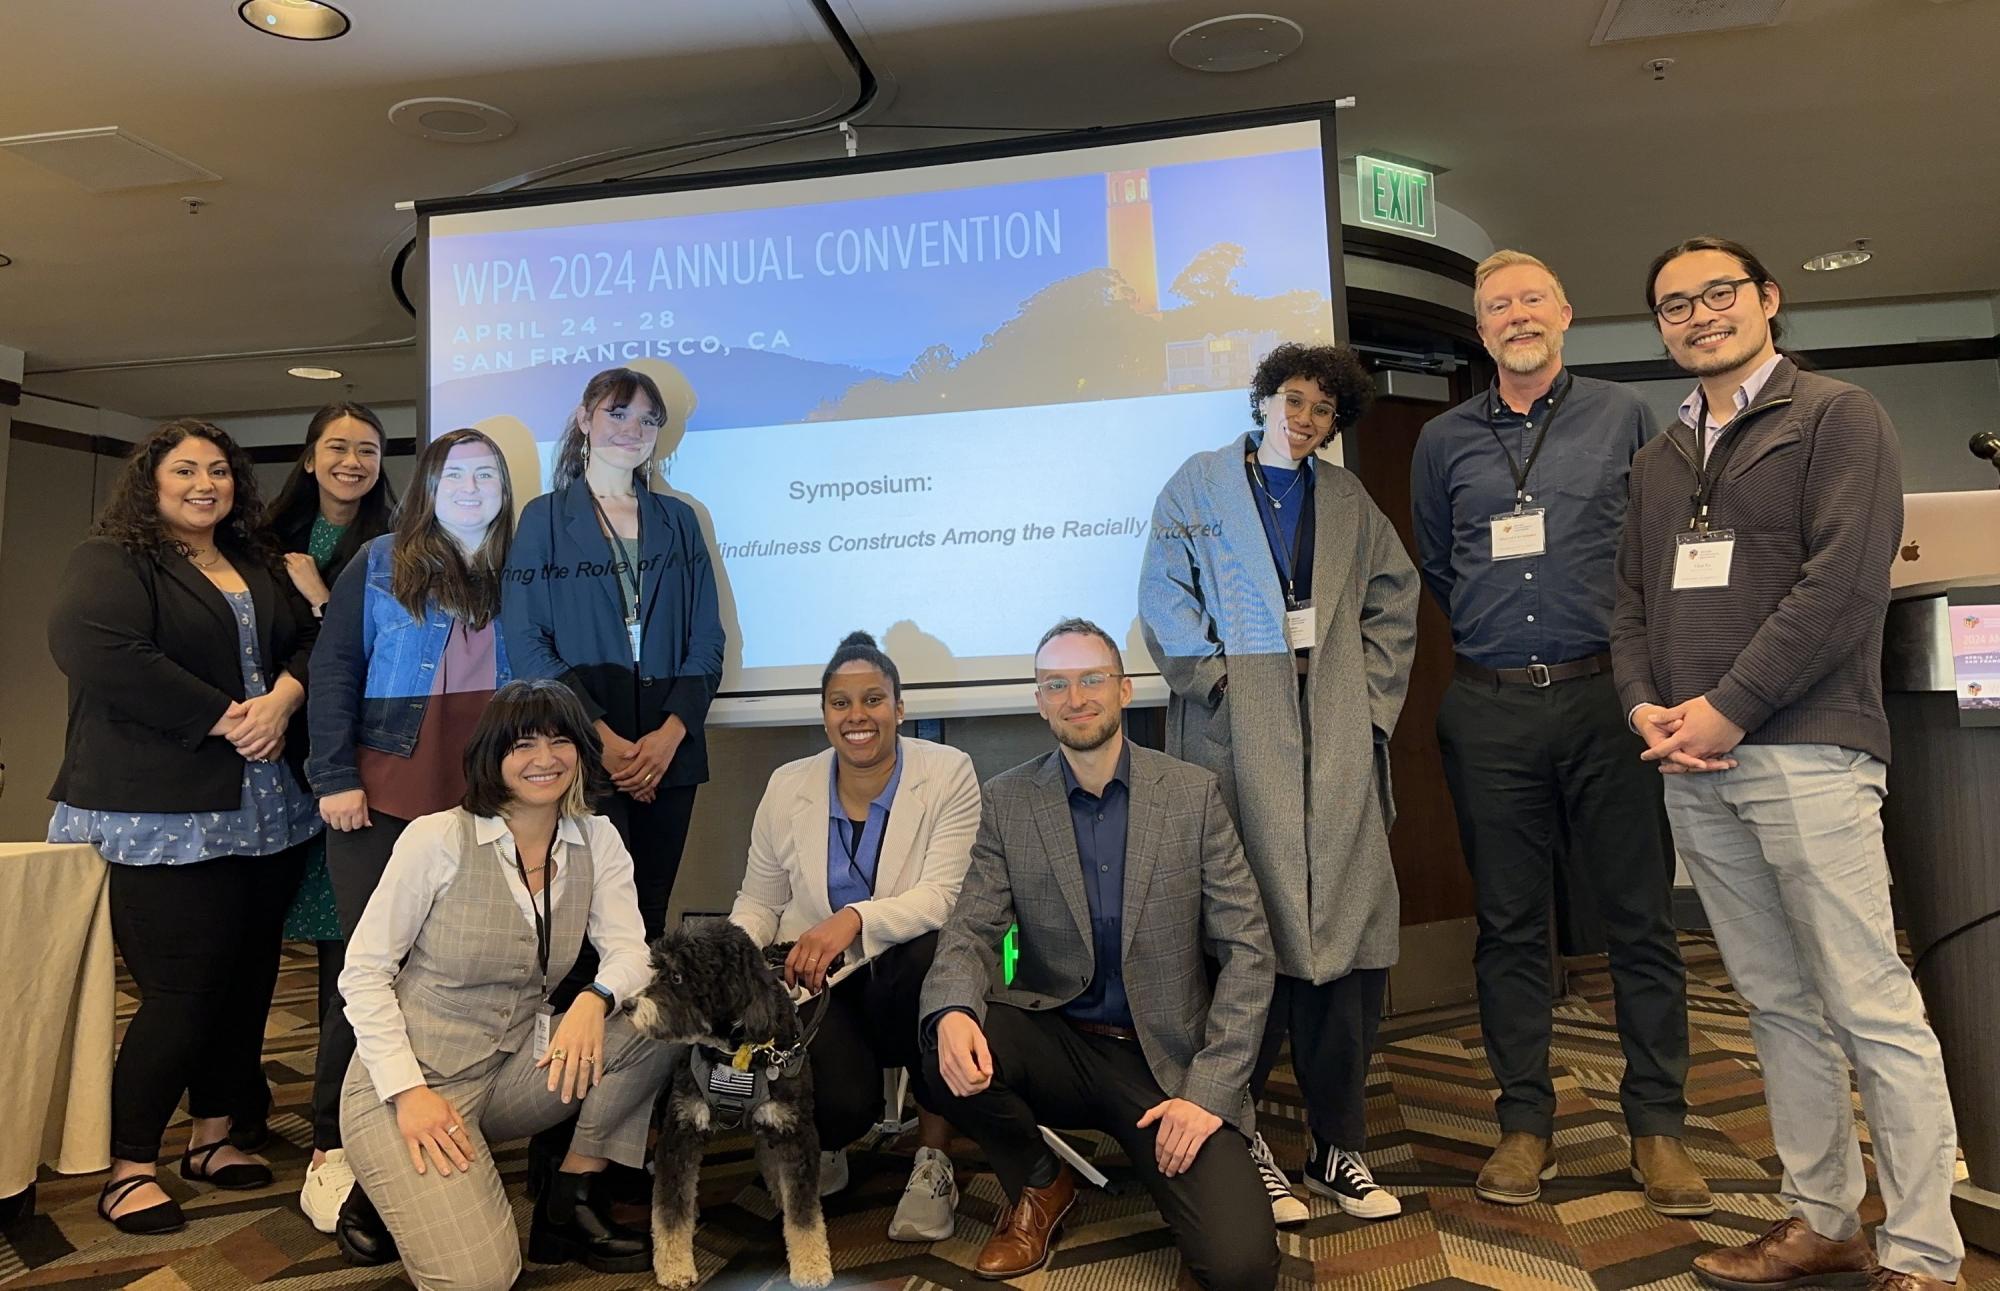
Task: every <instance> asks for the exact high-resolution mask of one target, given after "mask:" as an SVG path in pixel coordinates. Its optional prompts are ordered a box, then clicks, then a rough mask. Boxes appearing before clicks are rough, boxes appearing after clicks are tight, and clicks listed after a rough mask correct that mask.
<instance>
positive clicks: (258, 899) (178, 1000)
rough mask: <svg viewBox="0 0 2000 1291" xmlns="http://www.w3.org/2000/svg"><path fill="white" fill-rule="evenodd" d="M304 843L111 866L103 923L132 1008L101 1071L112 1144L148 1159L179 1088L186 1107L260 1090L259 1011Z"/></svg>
mask: <svg viewBox="0 0 2000 1291" xmlns="http://www.w3.org/2000/svg"><path fill="white" fill-rule="evenodd" d="M305 861H306V849H305V848H302V847H294V848H290V849H288V850H286V851H283V852H280V853H278V854H277V855H275V856H225V857H221V858H219V859H216V860H213V861H200V862H197V863H195V864H192V865H112V866H111V867H110V869H111V894H110V895H111V933H112V937H113V939H114V940H115V941H116V942H117V945H118V953H119V955H120V956H121V957H123V959H124V960H125V967H126V968H127V970H129V971H130V972H131V974H132V980H133V982H134V984H135V985H137V987H138V990H139V1009H138V1012H137V1013H135V1014H134V1015H133V1017H132V1024H131V1026H130V1027H128V1028H127V1029H126V1032H125V1040H124V1043H122V1044H120V1045H119V1046H118V1058H117V1062H116V1063H115V1065H114V1066H113V1068H112V1073H111V1155H112V1156H114V1157H117V1158H119V1159H120V1160H123V1161H157V1160H159V1156H160V1140H161V1139H162V1138H163V1137H164V1136H165V1135H166V1132H167V1122H168V1121H169V1120H171V1119H172V1118H173V1114H174V1108H175V1106H176V1105H178V1104H179V1103H180V1101H181V1095H182V1093H183V1092H185V1093H186V1094H187V1101H188V1114H189V1115H191V1116H194V1117H197V1118H202V1117H212V1116H230V1117H234V1116H238V1115H242V1114H244V1111H245V1109H254V1108H256V1107H257V1106H259V1105H261V1104H263V1103H264V1102H265V1100H267V1099H268V1098H269V1096H270V1095H269V1091H268V1089H267V1087H266V1085H265V1082H264V1066H263V1061H264V1022H265V1019H266V1018H268V1017H269V1016H270V1013H271V993H272V991H273V990H274V989H275V988H276V986H277V982H278V958H279V949H280V946H281V944H282V939H283V936H284V928H285V911H286V909H288V908H289V907H290V905H291V903H292V897H293V895H294V894H295V893H296V892H297V891H298V886H299V878H300V876H301V875H302V874H303V873H304V872H305Z"/></svg>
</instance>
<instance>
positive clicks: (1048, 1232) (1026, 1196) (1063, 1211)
mask: <svg viewBox="0 0 2000 1291" xmlns="http://www.w3.org/2000/svg"><path fill="white" fill-rule="evenodd" d="M1075 1204H1076V1176H1075V1175H1073V1174H1071V1173H1070V1172H1069V1167H1068V1166H1064V1167H1062V1170H1061V1171H1060V1173H1058V1174H1057V1175H1056V1181H1055V1182H1054V1183H1052V1184H1050V1185H1049V1186H1048V1187H1046V1188H1023V1189H1021V1196H1020V1198H1019V1200H1017V1201H1015V1203H1014V1204H1013V1206H1012V1207H1010V1208H1009V1209H1008V1211H1007V1213H1006V1214H1004V1215H1002V1216H1001V1217H1000V1222H999V1224H997V1225H996V1226H995V1227H994V1229H993V1236H991V1237H989V1238H987V1239H986V1245H985V1247H984V1248H983V1249H982V1250H981V1251H980V1252H979V1262H978V1263H977V1264H975V1265H973V1266H972V1271H973V1272H974V1273H977V1274H978V1275H979V1276H980V1277H982V1278H989V1279H993V1280H996V1281H997V1280H999V1279H1001V1278H1016V1277H1019V1276H1021V1275H1022V1274H1023V1273H1033V1272H1034V1271H1035V1270H1036V1269H1038V1268H1040V1267H1042V1265H1044V1264H1047V1263H1048V1262H1049V1244H1050V1241H1051V1239H1053V1238H1054V1237H1055V1232H1056V1225H1057V1224H1060V1223H1062V1217H1063V1216H1064V1215H1067V1214H1068V1213H1069V1208H1070V1207H1071V1206H1073V1205H1075Z"/></svg>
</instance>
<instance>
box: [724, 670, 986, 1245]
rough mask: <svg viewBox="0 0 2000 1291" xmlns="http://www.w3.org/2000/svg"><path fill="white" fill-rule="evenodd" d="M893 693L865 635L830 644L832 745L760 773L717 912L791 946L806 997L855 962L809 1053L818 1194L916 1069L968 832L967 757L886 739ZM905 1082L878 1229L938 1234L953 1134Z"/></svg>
mask: <svg viewBox="0 0 2000 1291" xmlns="http://www.w3.org/2000/svg"><path fill="white" fill-rule="evenodd" d="M902 686H903V683H902V678H901V676H900V675H898V673H897V671H896V665H895V662H894V661H893V660H891V659H890V658H889V656H888V655H886V654H884V653H882V651H880V650H879V649H877V648H876V646H875V639H874V638H873V637H871V636H869V635H868V634H867V633H866V632H855V633H851V634H849V636H848V637H847V639H846V640H844V641H842V642H841V643H840V648H839V649H838V650H836V651H834V655H833V659H832V660H831V661H830V662H829V663H828V664H827V666H826V672H825V673H824V674H823V675H822V676H821V678H820V716H821V718H822V719H823V720H824V721H825V723H826V737H827V739H828V741H829V742H831V743H832V745H833V747H832V748H831V749H829V750H827V751H826V752H824V753H818V754H815V755H813V756H812V757H809V758H801V759H799V760H798V761H796V762H788V763H786V764H785V765H784V766H781V767H779V768H778V769H777V770H776V771H775V772H773V773H772V775H771V783H770V785H769V786H768V787H767V788H766V789H765V790H764V800H763V801H762V802H760V803H759V804H758V805H757V818H756V821H755V822H754V823H753V824H752V826H751V829H750V861H749V866H748V869H747V870H746V872H745V874H744V876H743V889H742V891H740V892H738V893H737V894H736V905H735V908H734V909H732V910H731V911H730V912H729V918H730V920H731V922H733V923H735V924H736V925H737V926H739V927H741V928H742V929H743V930H744V931H746V932H748V933H749V934H750V936H751V939H752V940H754V941H755V942H756V943H757V944H758V945H760V946H768V945H770V944H771V943H773V942H784V941H790V942H795V943H796V944H795V945H794V946H793V948H792V950H791V952H790V954H789V956H788V957H787V958H786V960H785V976H786V979H787V980H788V981H792V982H797V983H802V984H804V985H805V986H806V987H807V988H808V989H812V990H818V989H819V988H820V987H821V986H822V985H823V984H824V982H825V981H826V978H827V975H828V973H829V972H830V971H832V970H833V969H834V967H835V964H834V961H835V959H836V957H838V956H843V955H844V956H845V962H846V963H849V964H852V963H855V962H857V961H859V960H863V959H865V960H867V964H866V965H865V966H864V967H863V968H861V969H860V970H859V971H858V972H856V973H854V974H852V975H850V976H849V977H847V978H846V979H845V980H843V981H842V982H840V983H839V984H838V985H837V986H835V987H834V990H833V998H832V999H831V1000H830V1001H829V1002H828V1004H827V1014H826V1019H825V1021H824V1022H823V1023H822V1024H821V1026H820V1029H819V1033H818V1035H817V1036H815V1037H814V1039H813V1042H812V1047H811V1049H810V1052H811V1054H812V1063H813V1093H814V1105H813V1120H814V1122H815V1123H816V1125H817V1128H818V1130H819V1141H820V1146H821V1148H822V1149H824V1150H825V1152H824V1155H823V1156H822V1159H821V1162H820V1191H821V1192H822V1193H823V1194H832V1193H835V1192H838V1191H840V1190H841V1189H842V1188H844V1187H846V1186H847V1158H846V1155H845V1153H844V1151H842V1149H844V1148H845V1146H846V1145H847V1144H849V1143H852V1142H854V1141H855V1140H856V1139H858V1138H860V1137H861V1135H862V1134H864V1133H865V1132H867V1130H868V1128H869V1127H870V1126H871V1125H873V1124H874V1123H875V1122H876V1121H877V1120H878V1119H880V1117H881V1115H882V1083H883V1082H882V1075H881V1073H882V1071H883V1070H884V1069H885V1068H895V1067H904V1068H908V1069H910V1070H916V1069H918V1068H920V1067H921V1065H922V1062H921V1059H920V1057H919V1055H918V1048H917V996H918V994H919V992H920V991H921V990H922V988H923V983H924V974H925V973H927V972H929V971H930V966H931V955H932V954H933V953H934V952H935V951H936V949H937V930H938V929H939V928H940V927H941V926H942V925H943V924H944V920H945V916H946V915H948V914H950V913H951V907H952V905H953V903H954V902H956V901H957V900H958V889H959V885H960V884H961V883H963V882H964V880H965V868H966V865H967V864H968V863H969V862H970V860H971V857H972V840H973V836H974V835H975V834H977V833H978V831H979V779H978V777H977V776H976V775H974V774H973V770H972V759H971V758H969V757H967V756H966V755H965V754H964V753H962V752H960V751H959V750H957V749H953V748H947V747H945V746H944V745H942V744H933V743H931V742H930V741H928V740H918V739H909V738H898V737H897V735H896V728H897V726H898V725H900V724H901V722H902V720H903V695H902ZM911 1088H912V1089H913V1090H914V1091H917V1099H918V1103H919V1105H920V1120H921V1124H922V1146H920V1147H919V1148H918V1149H917V1157H916V1163H915V1167H914V1168H913V1169H912V1170H911V1172H910V1181H909V1184H908V1185H907V1186H906V1187H905V1189H904V1191H903V1200H902V1202H901V1204H899V1205H898V1206H897V1207H896V1216H895V1218H894V1219H893V1220H892V1221H890V1224H889V1236H890V1237H892V1238H895V1239H897V1240H899V1241H912V1242H930V1241H941V1240H943V1239H944V1238H946V1237H949V1236H951V1233H952V1227H953V1213H954V1211H955V1209H956V1207H957V1204H958V1188H957V1185H956V1183H955V1182H954V1180H953V1178H952V1169H951V1161H950V1158H948V1157H947V1156H946V1155H945V1152H944V1149H945V1147H946V1146H947V1145H948V1143H949V1142H950V1138H951V1128H950V1126H949V1125H948V1124H946V1122H945V1121H944V1119H943V1118H942V1117H938V1116H935V1115H932V1114H931V1113H929V1112H927V1111H921V1104H922V1102H923V1100H924V1098H925V1097H926V1096H927V1095H926V1094H925V1093H924V1092H923V1082H922V1081H921V1080H915V1081H912V1082H911Z"/></svg>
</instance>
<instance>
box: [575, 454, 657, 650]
mask: <svg viewBox="0 0 2000 1291" xmlns="http://www.w3.org/2000/svg"><path fill="white" fill-rule="evenodd" d="M584 487H585V489H586V491H588V489H589V486H588V485H585V486H584ZM590 509H591V510H593V511H595V512H597V519H598V522H599V523H601V524H602V525H603V526H604V542H605V545H606V546H608V547H610V548H611V565H612V575H613V577H615V578H616V579H617V580H618V596H619V599H620V600H624V598H625V595H626V587H625V575H626V574H627V573H630V574H631V575H632V586H631V599H630V600H629V601H625V603H626V604H627V605H630V606H631V607H632V615H633V617H634V618H635V619H636V618H637V617H638V614H639V593H640V589H641V587H642V586H643V584H642V583H641V582H640V581H639V571H638V569H637V568H636V566H637V563H638V562H637V561H636V560H628V559H626V555H625V546H624V540H623V539H621V538H620V537H619V536H618V531H617V530H616V529H613V528H612V527H611V517H610V516H608V515H606V514H604V504H603V503H601V502H599V501H598V500H597V495H596V494H595V493H592V494H591V495H590ZM645 543H646V517H645V513H644V511H643V509H642V510H641V511H640V514H639V537H638V538H636V539H635V540H634V549H633V554H634V555H637V554H638V553H639V552H642V551H644V550H645Z"/></svg>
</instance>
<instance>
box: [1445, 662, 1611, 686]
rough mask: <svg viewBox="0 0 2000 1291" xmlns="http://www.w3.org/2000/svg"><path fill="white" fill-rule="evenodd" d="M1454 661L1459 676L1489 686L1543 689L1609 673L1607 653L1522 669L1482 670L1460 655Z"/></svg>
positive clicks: (1533, 664)
mask: <svg viewBox="0 0 2000 1291" xmlns="http://www.w3.org/2000/svg"><path fill="white" fill-rule="evenodd" d="M1456 658H1457V666H1456V669H1455V671H1457V673H1458V675H1459V676H1461V677H1464V678H1465V679H1466V680H1468V681H1478V682H1484V683H1485V684H1487V685H1489V686H1501V685H1504V686H1533V687H1535V688H1536V689H1537V690H1543V689H1546V688H1548V687H1550V686H1553V685H1554V684H1555V683H1557V682H1559V681H1575V680H1576V679H1577V678H1578V677H1595V676H1596V675H1597V674H1598V673H1600V672H1610V671H1611V656H1610V655H1609V654H1594V655H1592V656H1590V658H1588V659H1572V660H1570V661H1569V662H1568V663H1531V664H1529V665H1528V666H1527V667H1525V668H1482V667H1480V666H1479V665H1478V664H1476V663H1474V662H1472V660H1470V659H1467V658H1466V657H1465V656H1463V655H1458V656H1456Z"/></svg>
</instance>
